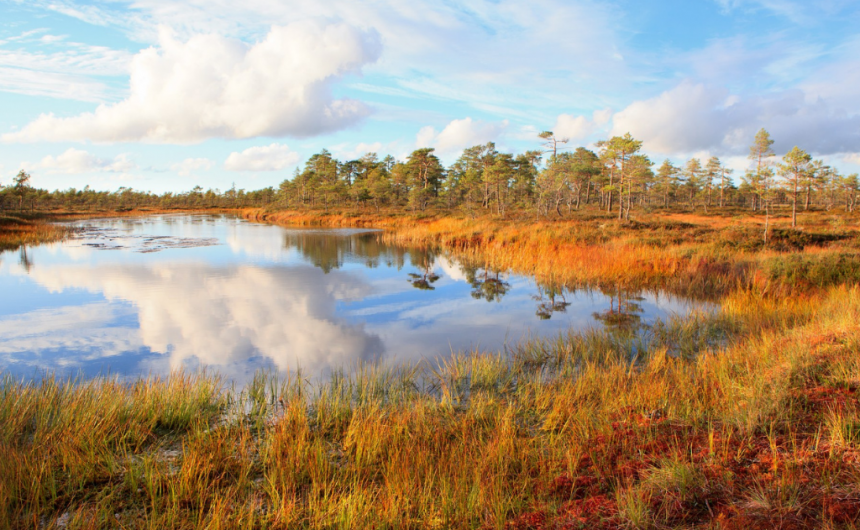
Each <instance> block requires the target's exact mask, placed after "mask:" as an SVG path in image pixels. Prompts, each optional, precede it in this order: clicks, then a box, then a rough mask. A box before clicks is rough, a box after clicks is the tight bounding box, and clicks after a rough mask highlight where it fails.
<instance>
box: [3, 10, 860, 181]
mask: <svg viewBox="0 0 860 530" xmlns="http://www.w3.org/2000/svg"><path fill="white" fill-rule="evenodd" d="M858 23H860V3H858V2H856V1H845V0H825V1H818V2H803V1H794V0H695V1H691V0H664V1H658V0H653V1H648V2H641V1H638V2H634V1H626V0H619V1H614V2H591V1H580V0H534V1H529V2H522V1H521V0H468V1H463V2H454V1H445V0H435V1H434V0H373V1H358V0H329V1H327V2H319V1H317V0H245V1H243V2H235V1H232V0H102V1H92V2H76V1H72V0H0V109H2V112H0V182H2V183H8V182H9V181H10V180H11V178H12V176H14V174H15V173H17V171H18V170H19V169H21V168H24V169H26V170H27V171H28V172H30V173H31V174H32V175H33V185H35V186H39V187H44V188H49V189H54V188H60V189H65V188H69V187H78V188H80V187H83V186H84V185H86V184H89V185H91V186H92V187H93V188H98V189H110V190H112V189H116V188H118V187H120V186H130V187H133V188H136V189H143V190H152V191H156V192H162V191H168V190H171V191H182V190H187V189H190V188H191V187H193V186H195V185H200V186H202V187H204V188H209V187H213V188H220V189H225V188H228V187H230V186H231V184H232V183H234V182H235V183H236V186H237V187H240V188H246V189H254V188H259V187H263V186H268V185H275V186H276V185H277V184H278V183H279V182H281V181H282V180H284V179H285V178H289V177H290V176H291V175H292V173H293V171H294V170H295V168H296V167H299V166H300V165H301V164H302V163H303V162H304V160H306V159H307V158H308V157H309V156H310V155H312V154H314V153H316V152H318V151H319V150H320V149H322V148H328V149H329V150H331V151H332V152H334V154H335V155H336V156H338V157H340V158H342V159H349V158H355V157H358V156H360V155H361V154H363V153H364V152H367V151H376V152H379V153H382V154H392V155H394V156H396V157H398V158H403V157H405V156H406V155H407V154H408V153H409V152H411V151H412V150H413V149H415V148H416V147H424V146H430V147H435V148H436V149H437V152H438V153H439V154H440V155H441V157H442V158H443V160H445V161H446V162H451V161H453V160H454V159H456V157H457V156H458V155H459V153H460V151H462V149H463V148H465V147H468V146H471V145H475V144H478V143H484V142H487V141H495V142H496V143H497V144H498V145H499V147H500V148H502V149H505V150H510V151H515V152H520V151H524V150H526V149H534V148H536V147H537V146H538V142H537V139H536V134H537V132H539V131H541V130H546V129H549V130H554V131H555V132H556V133H558V134H559V135H560V136H565V137H569V138H570V139H571V144H573V145H585V146H591V145H593V144H594V142H596V141H597V140H600V139H602V138H606V137H608V136H611V135H615V134H623V133H625V132H631V133H632V134H633V135H634V136H635V137H637V138H639V139H641V140H643V141H644V142H645V144H644V150H645V151H646V153H647V154H649V155H650V156H651V157H652V159H653V160H654V161H655V162H658V163H659V162H660V161H662V159H663V158H671V159H673V160H675V161H676V162H681V161H683V160H685V159H686V158H688V157H691V156H700V157H706V156H710V155H717V156H720V157H721V158H723V159H724V160H726V161H727V163H728V164H730V165H731V166H733V167H735V168H736V169H742V168H743V167H745V165H746V159H745V155H746V152H747V148H748V145H749V143H750V141H751V140H752V137H753V135H754V134H755V132H756V131H757V130H758V129H759V128H761V127H765V128H767V129H768V130H769V131H770V132H771V134H772V136H773V138H774V139H775V140H776V145H775V148H776V149H777V151H778V153H779V152H785V151H787V150H788V149H790V148H791V147H792V146H794V145H799V146H800V147H802V148H805V149H807V150H808V151H810V152H812V153H813V154H815V155H816V156H818V157H821V158H824V159H825V160H826V161H827V162H828V163H830V164H832V165H834V166H835V167H837V168H839V169H840V170H841V171H843V172H846V173H848V172H856V171H858V170H860V98H858V97H857V96H858V95H860V94H858V92H860V88H858V87H860V59H858V58H860V33H858V32H857V31H856V28H857V27H858Z"/></svg>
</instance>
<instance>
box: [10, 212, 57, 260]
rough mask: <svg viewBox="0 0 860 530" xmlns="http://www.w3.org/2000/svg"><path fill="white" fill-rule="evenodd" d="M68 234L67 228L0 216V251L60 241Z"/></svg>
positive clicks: (15, 217)
mask: <svg viewBox="0 0 860 530" xmlns="http://www.w3.org/2000/svg"><path fill="white" fill-rule="evenodd" d="M68 234H69V230H68V229H67V228H65V227H62V226H59V225H55V224H52V223H49V222H45V221H43V220H38V219H37V220H28V219H24V218H21V217H17V216H8V215H0V251H3V250H16V249H17V248H19V247H22V246H25V245H37V244H40V243H50V242H53V241H60V240H62V239H64V238H66V237H67V236H68Z"/></svg>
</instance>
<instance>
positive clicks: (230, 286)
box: [30, 264, 384, 372]
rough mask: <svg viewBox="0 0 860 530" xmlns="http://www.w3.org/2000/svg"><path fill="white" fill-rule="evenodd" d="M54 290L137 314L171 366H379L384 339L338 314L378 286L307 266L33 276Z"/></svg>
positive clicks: (120, 269) (150, 343) (143, 336)
mask: <svg viewBox="0 0 860 530" xmlns="http://www.w3.org/2000/svg"><path fill="white" fill-rule="evenodd" d="M30 276H31V278H33V279H34V280H36V281H37V282H38V283H40V284H41V285H43V286H44V287H46V288H48V289H50V290H52V291H55V292H56V291H62V290H65V289H69V288H83V289H86V290H89V291H93V292H99V293H103V294H104V296H105V297H106V298H107V299H108V300H110V301H116V300H125V301H128V302H131V303H132V304H134V305H135V306H136V307H137V308H138V315H139V316H138V318H139V324H140V330H139V334H140V341H141V342H142V343H143V345H145V346H146V347H148V348H149V349H151V350H152V351H154V352H159V353H169V357H170V364H171V367H177V366H182V365H185V364H189V363H196V362H200V363H203V364H206V365H219V366H229V365H234V364H237V363H242V362H245V361H248V360H249V359H252V358H255V357H259V356H263V357H265V358H266V359H268V360H270V361H271V362H272V363H273V364H274V365H275V366H276V367H277V368H278V369H279V370H282V371H286V370H294V369H296V368H297V367H301V368H303V369H307V370H310V371H312V372H319V371H322V370H324V369H325V368H328V367H336V366H344V365H350V364H352V363H354V362H356V361H358V360H362V361H371V360H375V359H378V358H380V357H381V356H382V354H383V352H384V347H383V344H382V341H381V340H380V338H379V337H378V336H376V335H374V334H372V333H369V332H368V331H367V330H365V328H364V326H363V325H362V324H355V323H349V322H347V321H345V320H342V319H340V318H338V317H337V316H336V314H335V311H336V305H337V303H338V302H339V301H350V300H358V299H361V298H364V297H366V296H368V295H369V294H371V292H372V289H371V286H370V285H369V284H368V283H367V282H366V281H363V280H362V279H361V277H358V276H356V275H352V274H349V273H345V272H341V271H332V272H330V273H329V274H324V273H323V272H322V271H320V270H319V269H315V268H312V267H308V266H297V267H289V268H282V267H255V266H239V267H222V268H219V267H211V266H207V265H205V264H172V265H170V266H167V265H155V266H149V267H147V266H144V265H125V266H122V265H109V266H102V267H98V268H84V267H77V266H72V267H47V268H36V269H34V270H33V271H32V272H31V274H30Z"/></svg>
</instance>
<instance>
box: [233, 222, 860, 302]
mask: <svg viewBox="0 0 860 530" xmlns="http://www.w3.org/2000/svg"><path fill="white" fill-rule="evenodd" d="M242 215H243V216H244V217H245V218H246V219H249V220H253V221H260V222H268V223H275V224H280V225H285V226H330V227H344V226H355V227H374V228H383V229H385V230H386V234H385V236H384V237H385V238H386V241H387V242H390V243H398V244H403V245H410V246H433V247H437V248H441V249H445V250H449V251H451V252H453V253H454V254H456V255H457V256H458V257H459V258H461V259H468V260H473V261H476V262H478V263H480V264H481V265H483V266H486V267H489V268H495V269H500V270H512V271H515V272H518V273H522V274H529V275H532V276H535V277H536V278H538V279H539V280H541V281H543V282H546V283H557V284H560V285H566V286H569V287H581V286H586V287H596V288H609V289H615V288H619V287H620V288H623V289H633V290H635V289H664V290H667V291H670V292H674V293H677V294H680V295H683V296H690V297H696V298H709V299H714V298H717V297H719V296H723V295H725V294H727V293H729V292H732V291H735V290H738V289H744V290H749V289H756V290H760V291H762V292H771V293H772V295H774V296H778V295H799V294H803V293H806V292H808V291H810V290H814V289H818V288H824V287H827V286H829V285H837V284H839V283H841V282H843V281H845V280H846V279H856V278H858V277H860V224H858V220H857V218H849V219H848V221H847V222H846V221H845V220H844V216H836V215H833V216H828V215H825V214H823V213H818V214H809V215H808V216H807V217H806V219H805V221H806V224H805V225H804V226H803V227H802V230H792V229H790V227H789V223H788V221H789V220H788V219H787V218H784V219H782V220H779V219H776V220H774V219H772V220H771V221H770V224H771V226H770V229H769V232H768V238H769V241H768V244H766V245H765V244H764V242H763V237H762V234H763V231H762V230H761V226H760V224H759V222H760V221H761V220H760V219H758V218H756V217H753V216H750V215H748V214H747V212H741V213H739V214H737V215H726V214H722V215H711V216H705V215H693V214H684V213H677V214H653V215H648V216H642V218H641V219H637V220H636V221H619V220H617V219H615V218H614V217H613V216H612V215H609V214H604V213H602V212H594V211H593V210H592V211H589V212H582V213H581V214H578V215H577V216H575V217H573V218H568V219H565V220H553V219H551V220H540V219H538V220H529V219H522V220H505V219H498V218H493V217H479V218H475V219H472V218H469V217H465V216H445V215H430V216H421V215H406V214H403V213H392V214H383V215H379V214H366V213H364V214H362V213H354V212H346V213H331V214H327V213H324V212H292V211H266V210H261V209H246V210H243V211H242Z"/></svg>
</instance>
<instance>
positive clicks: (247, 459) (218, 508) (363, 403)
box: [0, 211, 860, 529]
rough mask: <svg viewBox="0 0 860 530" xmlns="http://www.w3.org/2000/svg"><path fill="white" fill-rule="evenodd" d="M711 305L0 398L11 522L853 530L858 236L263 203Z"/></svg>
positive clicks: (555, 274)
mask: <svg viewBox="0 0 860 530" xmlns="http://www.w3.org/2000/svg"><path fill="white" fill-rule="evenodd" d="M245 215H246V217H248V218H252V219H257V220H265V221H268V222H279V223H284V224H294V225H295V224H299V225H300V224H324V225H328V226H379V227H384V228H387V229H388V230H387V231H386V233H385V235H384V237H385V238H386V239H387V240H388V241H390V242H394V243H402V244H409V245H427V246H435V247H440V248H444V249H448V250H449V251H451V252H454V253H456V254H458V255H459V256H460V257H462V258H465V259H472V260H479V261H481V262H482V263H485V264H490V265H491V266H495V267H500V268H510V269H513V270H516V271H519V272H527V273H530V274H535V275H538V276H539V277H541V278H543V279H545V280H550V281H556V282H563V283H578V284H591V285H598V286H601V285H606V286H609V285H611V286H615V285H622V286H635V287H642V286H645V287H660V288H672V289H675V290H686V292H690V293H693V294H700V295H707V294H711V295H719V296H720V298H719V300H720V309H719V310H718V311H716V312H714V313H692V314H690V315H687V316H683V317H678V318H674V319H672V320H670V321H667V322H660V323H657V324H656V325H655V326H653V327H652V328H651V330H650V331H649V332H648V333H646V335H645V336H644V337H640V338H635V337H631V336H627V335H623V334H618V333H613V332H610V331H605V330H591V331H588V332H583V333H573V332H571V333H569V334H567V335H564V336H561V337H558V338H557V339H544V340H532V341H529V342H526V343H523V344H520V345H519V346H518V347H516V348H513V349H512V350H511V351H510V352H509V353H508V354H504V355H503V354H499V353H493V352H471V353H466V354H459V355H452V356H451V357H449V358H447V359H445V360H444V361H440V362H439V363H437V364H433V365H427V364H421V365H417V366H399V367H393V368H392V367H384V366H363V367H360V368H359V369H357V370H355V371H352V372H335V373H334V374H333V375H332V377H331V378H330V379H329V380H326V381H323V382H320V383H315V384H311V383H308V382H307V381H306V380H305V379H303V378H302V377H301V375H298V376H294V377H291V378H288V379H286V380H278V379H277V378H276V377H274V376H272V375H271V374H259V375H258V377H257V378H256V379H255V380H254V382H253V383H251V384H250V385H249V386H247V387H246V388H245V389H244V390H242V391H241V392H237V391H228V390H226V389H225V388H223V387H222V386H221V385H220V383H219V381H218V380H217V379H216V378H213V377H211V376H206V375H199V376H190V375H184V374H174V375H172V376H170V377H169V378H166V379H142V380H139V381H136V382H132V383H122V382H118V381H114V380H108V379H96V380H90V381H68V382H61V381H57V380H55V379H51V378H47V379H45V380H42V381H37V382H33V383H25V382H18V381H14V380H12V379H9V378H7V379H5V380H3V381H2V383H0V425H2V428H0V529H4V528H10V529H11V528H37V527H45V528H58V527H60V526H64V527H66V528H114V527H116V528H343V529H347V528H499V529H501V528H514V529H526V528H743V529H758V528H856V527H857V526H858V522H860V486H858V484H859V483H860V480H858V479H860V447H858V444H860V434H858V433H860V403H858V391H860V361H858V359H860V325H858V322H860V287H858V286H857V283H858V282H857V278H858V276H857V269H856V268H855V261H856V256H857V248H858V245H857V236H856V234H855V232H853V231H852V230H853V229H852V228H850V227H849V228H846V224H845V223H842V224H841V225H840V226H839V227H838V228H832V229H831V228H827V227H829V226H831V224H832V223H830V220H828V219H826V218H823V219H820V220H819V221H820V223H819V226H818V228H816V229H815V230H817V232H816V231H815V230H812V229H810V230H808V231H807V232H805V233H804V235H803V237H802V238H799V236H797V235H796V234H793V233H791V234H781V235H780V234H777V235H776V236H775V237H774V240H775V241H776V242H777V243H778V246H775V247H766V248H763V247H762V246H761V245H760V244H759V243H758V239H757V228H756V229H755V230H754V231H748V230H746V229H744V228H743V227H741V228H740V229H738V228H736V227H735V226H734V225H732V224H721V223H722V222H723V221H719V220H712V219H711V218H710V217H707V218H704V220H697V219H694V218H692V217H685V218H681V219H667V218H665V217H654V218H649V219H645V220H642V221H639V222H637V223H618V222H617V221H614V220H610V219H604V218H602V217H599V216H598V217H597V218H593V219H589V218H585V217H583V218H581V219H578V220H570V221H560V222H558V221H553V222H549V221H538V222H535V223H533V224H527V223H525V222H514V221H505V220H500V219H489V218H486V219H468V218H450V217H447V218H446V217H433V216H431V217H427V218H418V217H415V216H409V215H399V214H398V215H386V216H379V217H377V216H354V215H351V214H328V215H324V214H315V213H313V214H296V213H285V212H281V213H264V212H260V211H248V212H245Z"/></svg>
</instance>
